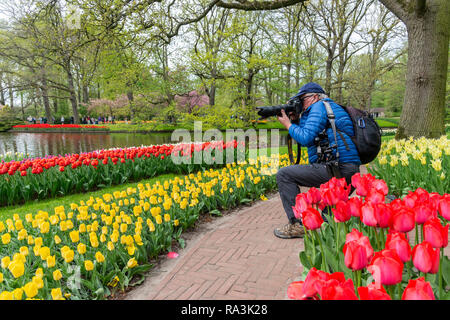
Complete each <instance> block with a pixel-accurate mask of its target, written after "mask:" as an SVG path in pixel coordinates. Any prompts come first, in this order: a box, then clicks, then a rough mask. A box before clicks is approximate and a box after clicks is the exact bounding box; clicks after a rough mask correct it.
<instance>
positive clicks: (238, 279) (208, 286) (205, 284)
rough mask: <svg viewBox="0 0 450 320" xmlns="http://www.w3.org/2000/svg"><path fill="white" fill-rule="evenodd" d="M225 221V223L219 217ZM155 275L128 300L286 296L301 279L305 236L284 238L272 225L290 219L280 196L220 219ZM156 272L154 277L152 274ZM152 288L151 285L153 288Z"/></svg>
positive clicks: (129, 296) (284, 222)
mask: <svg viewBox="0 0 450 320" xmlns="http://www.w3.org/2000/svg"><path fill="white" fill-rule="evenodd" d="M222 219H225V220H226V221H222V222H221V221H220V220H222ZM216 222H218V223H219V225H216V226H210V227H209V228H210V230H207V231H206V232H204V233H203V234H201V235H199V237H198V238H197V239H195V240H194V243H193V244H192V241H187V247H186V248H185V249H183V250H181V251H180V252H179V254H180V255H179V257H178V258H176V259H173V260H170V263H171V264H172V265H171V266H162V268H160V269H162V270H158V271H156V274H155V276H156V278H159V279H157V280H154V281H150V283H148V284H143V285H142V287H143V288H138V289H136V290H137V291H136V292H133V291H132V292H131V294H129V295H128V296H127V297H126V298H127V299H155V300H160V299H180V300H186V299H193V300H202V299H212V300H226V299H235V300H238V299H249V300H250V299H287V294H286V292H287V287H288V285H289V283H291V282H292V281H295V280H299V279H300V275H301V271H302V270H301V268H302V266H301V264H300V260H299V258H298V254H299V252H300V251H301V250H303V240H302V239H289V240H283V239H279V238H277V237H275V236H274V235H273V229H274V228H275V227H278V226H281V225H283V224H286V223H287V218H286V214H285V213H284V210H283V208H282V206H281V199H280V197H279V195H274V196H272V197H271V198H269V200H267V201H258V202H257V203H256V204H255V205H253V206H251V207H248V208H244V209H241V210H239V211H237V212H234V213H231V214H230V215H229V216H224V217H221V218H218V219H217V220H216ZM151 277H152V275H150V278H151ZM150 286H151V287H150Z"/></svg>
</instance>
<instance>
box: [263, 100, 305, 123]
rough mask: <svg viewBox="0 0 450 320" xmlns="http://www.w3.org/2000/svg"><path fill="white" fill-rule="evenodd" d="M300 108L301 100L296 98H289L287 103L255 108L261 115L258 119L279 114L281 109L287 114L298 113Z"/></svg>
mask: <svg viewBox="0 0 450 320" xmlns="http://www.w3.org/2000/svg"><path fill="white" fill-rule="evenodd" d="M302 109H303V106H302V101H301V100H300V99H298V98H296V99H292V100H289V101H288V103H287V104H280V105H277V106H266V107H257V108H256V110H258V115H259V116H261V118H260V119H259V120H262V119H265V118H269V117H273V116H281V110H284V111H285V112H286V114H287V115H289V113H290V112H295V113H296V114H300V113H301V112H302Z"/></svg>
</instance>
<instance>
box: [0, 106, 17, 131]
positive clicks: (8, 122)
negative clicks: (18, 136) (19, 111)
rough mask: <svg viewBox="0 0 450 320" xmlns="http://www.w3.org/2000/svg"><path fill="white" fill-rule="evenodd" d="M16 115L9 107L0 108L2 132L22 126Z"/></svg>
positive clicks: (0, 127) (0, 128) (0, 129)
mask: <svg viewBox="0 0 450 320" xmlns="http://www.w3.org/2000/svg"><path fill="white" fill-rule="evenodd" d="M21 123H22V121H21V120H19V119H18V118H17V117H16V115H15V113H14V112H13V111H12V110H11V108H10V107H8V106H0V132H3V131H7V130H10V129H11V128H12V127H13V126H15V125H17V124H21Z"/></svg>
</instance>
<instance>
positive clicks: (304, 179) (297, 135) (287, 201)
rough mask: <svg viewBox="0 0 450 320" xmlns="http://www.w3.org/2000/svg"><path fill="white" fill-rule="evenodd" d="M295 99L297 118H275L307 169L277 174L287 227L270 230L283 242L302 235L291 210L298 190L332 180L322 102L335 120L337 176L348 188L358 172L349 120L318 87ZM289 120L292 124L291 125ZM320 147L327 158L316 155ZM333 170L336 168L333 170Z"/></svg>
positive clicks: (330, 136)
mask: <svg viewBox="0 0 450 320" xmlns="http://www.w3.org/2000/svg"><path fill="white" fill-rule="evenodd" d="M293 99H299V100H300V103H301V104H302V106H303V108H302V112H301V115H300V121H299V122H298V124H295V123H296V122H297V120H298V117H299V115H295V114H293V113H290V114H289V116H290V117H291V119H290V118H289V117H288V115H287V114H286V112H285V111H284V110H281V116H278V120H279V121H280V123H281V124H282V125H283V126H284V127H286V129H287V130H289V135H290V136H291V137H292V138H293V139H294V140H295V141H297V142H298V143H299V144H300V145H302V146H305V147H307V148H308V158H309V163H310V164H308V165H291V166H288V167H284V168H281V169H280V170H279V171H278V173H277V184H278V190H279V193H280V197H281V201H282V203H283V208H284V210H285V212H286V215H287V217H288V220H289V223H288V224H286V225H285V226H283V227H280V228H276V229H275V230H274V234H275V236H277V237H279V238H283V239H290V238H301V237H303V235H304V229H303V226H302V222H301V221H300V220H298V219H296V218H295V216H294V212H293V210H292V206H294V205H295V199H296V197H297V194H298V193H299V186H304V187H316V188H318V187H319V186H320V185H321V184H323V183H325V182H327V181H328V180H330V179H331V178H332V177H333V173H332V172H331V171H330V163H332V161H331V162H330V160H336V143H335V138H334V137H335V135H334V133H333V130H332V128H331V126H330V121H329V119H328V116H327V110H326V107H325V104H324V101H327V102H328V103H329V105H330V106H331V109H332V111H333V113H334V116H335V124H336V129H337V133H338V134H337V135H336V140H337V152H338V153H339V157H338V160H339V163H338V171H334V172H338V174H340V177H344V178H345V179H346V181H347V183H348V184H350V183H351V177H352V176H353V175H354V174H355V173H357V172H359V166H360V164H361V161H360V158H359V156H358V151H357V149H356V147H355V145H354V144H353V142H352V140H351V139H350V137H351V136H353V135H354V130H353V124H352V121H351V119H350V116H349V115H348V114H347V113H346V112H345V111H344V109H342V107H340V106H339V105H338V104H336V103H335V102H334V101H333V100H331V99H330V98H328V97H327V96H326V95H325V91H324V90H323V89H322V87H321V86H320V85H318V84H317V83H314V82H309V83H307V84H305V85H304V86H302V87H301V88H300V91H299V92H298V93H297V94H296V95H295V96H293V97H292V98H291V99H290V101H291V100H293ZM291 120H292V121H293V122H291ZM319 143H320V147H323V146H324V145H326V146H329V148H327V149H326V150H327V155H326V156H325V157H324V156H323V154H321V153H319V154H318V151H319V152H320V151H321V150H322V151H323V148H322V149H321V148H318V146H319ZM333 169H337V168H333Z"/></svg>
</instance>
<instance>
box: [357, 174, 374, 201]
mask: <svg viewBox="0 0 450 320" xmlns="http://www.w3.org/2000/svg"><path fill="white" fill-rule="evenodd" d="M374 180H375V177H374V176H372V175H371V174H370V173H368V174H365V175H364V176H361V174H359V173H356V174H354V175H353V176H352V185H353V186H354V187H355V188H356V194H357V195H359V196H361V197H365V196H367V193H368V192H369V189H370V188H371V186H372V183H373V181H374Z"/></svg>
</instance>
